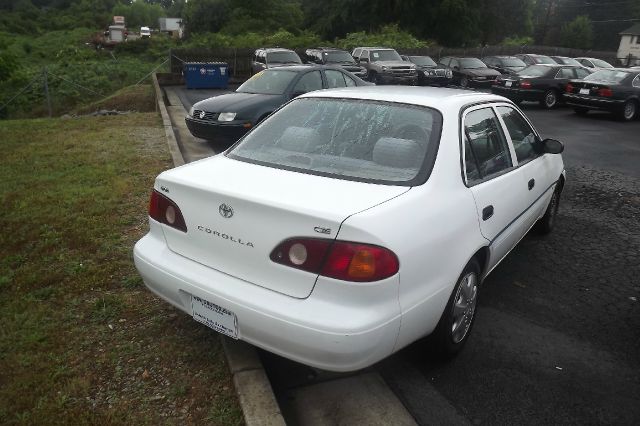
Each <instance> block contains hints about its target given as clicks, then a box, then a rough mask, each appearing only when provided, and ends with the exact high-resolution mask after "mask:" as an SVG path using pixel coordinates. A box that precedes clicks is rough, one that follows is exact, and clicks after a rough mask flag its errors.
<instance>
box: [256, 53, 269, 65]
mask: <svg viewBox="0 0 640 426" xmlns="http://www.w3.org/2000/svg"><path fill="white" fill-rule="evenodd" d="M266 57H267V54H266V53H265V52H260V53H258V62H260V63H261V64H266V63H267V60H266Z"/></svg>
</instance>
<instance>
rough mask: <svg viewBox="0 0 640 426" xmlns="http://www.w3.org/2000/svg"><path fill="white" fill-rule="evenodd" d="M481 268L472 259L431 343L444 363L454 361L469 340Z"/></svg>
mask: <svg viewBox="0 0 640 426" xmlns="http://www.w3.org/2000/svg"><path fill="white" fill-rule="evenodd" d="M479 286H480V265H478V262H477V261H476V260H475V259H471V260H470V261H469V263H467V266H465V267H464V269H463V270H462V273H461V274H460V277H459V278H458V282H457V283H456V285H455V287H454V288H453V292H452V293H451V296H450V297H449V302H448V303H447V306H446V307H445V308H444V312H443V313H442V316H441V317H440V321H439V322H438V326H437V327H436V330H435V331H434V332H433V334H432V335H431V337H430V339H431V341H432V343H433V344H434V347H433V350H434V351H435V353H436V354H437V355H438V356H439V357H440V358H443V359H450V358H453V357H454V356H455V355H457V354H458V352H460V350H462V347H463V346H464V344H465V342H466V341H467V339H468V338H469V334H470V332H471V327H472V326H473V320H474V318H475V313H476V305H477V303H478V290H479Z"/></svg>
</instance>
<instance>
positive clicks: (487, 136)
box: [464, 108, 512, 185]
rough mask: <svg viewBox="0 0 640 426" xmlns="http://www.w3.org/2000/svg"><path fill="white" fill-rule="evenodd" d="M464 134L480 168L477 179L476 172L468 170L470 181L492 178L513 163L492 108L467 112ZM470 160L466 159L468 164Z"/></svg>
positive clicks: (469, 182) (472, 182)
mask: <svg viewBox="0 0 640 426" xmlns="http://www.w3.org/2000/svg"><path fill="white" fill-rule="evenodd" d="M464 137H465V139H466V140H467V141H468V143H469V151H470V154H471V156H472V158H473V162H474V163H475V166H476V167H475V169H476V170H477V178H474V176H475V175H474V173H476V172H474V171H473V170H470V171H469V172H467V171H466V170H465V173H466V177H467V183H468V184H470V185H472V184H474V183H477V181H479V180H484V179H489V178H491V177H493V176H496V175H498V174H500V173H501V172H503V171H504V170H507V169H509V168H510V167H511V166H512V162H511V155H510V154H509V147H508V145H507V141H506V139H505V137H504V134H503V133H502V128H501V126H500V122H499V121H498V117H496V115H495V113H494V112H493V109H491V108H482V109H478V110H475V111H472V112H470V113H469V114H467V115H466V117H465V119H464ZM466 143H467V142H465V144H466ZM465 150H466V148H465ZM465 155H466V154H465ZM469 161H470V160H468V159H467V158H465V167H466V164H467V163H468V162H469ZM474 179H475V180H474Z"/></svg>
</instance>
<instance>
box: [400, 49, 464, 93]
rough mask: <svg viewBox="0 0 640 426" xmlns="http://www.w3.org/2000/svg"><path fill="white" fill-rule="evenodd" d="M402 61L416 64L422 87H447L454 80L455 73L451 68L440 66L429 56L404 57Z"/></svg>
mask: <svg viewBox="0 0 640 426" xmlns="http://www.w3.org/2000/svg"><path fill="white" fill-rule="evenodd" d="M402 59H403V60H405V61H408V62H413V63H414V64H416V67H417V68H418V84H419V85H420V86H447V85H448V84H449V83H451V80H452V79H453V72H451V69H450V68H448V67H445V66H441V65H440V66H439V65H438V64H436V63H435V61H434V60H433V59H431V58H430V57H429V56H405V55H403V56H402Z"/></svg>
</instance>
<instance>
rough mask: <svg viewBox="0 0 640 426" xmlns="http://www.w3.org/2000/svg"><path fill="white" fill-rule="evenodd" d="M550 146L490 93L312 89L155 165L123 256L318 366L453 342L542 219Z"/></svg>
mask: <svg viewBox="0 0 640 426" xmlns="http://www.w3.org/2000/svg"><path fill="white" fill-rule="evenodd" d="M562 150H563V145H562V144H561V143H560V142H558V141H556V140H553V139H545V140H542V139H541V137H540V136H539V135H538V133H537V132H536V131H535V129H534V128H533V126H532V125H531V123H530V122H529V120H528V119H527V118H526V117H525V116H524V115H523V114H522V112H521V111H520V110H519V109H518V108H517V107H516V106H515V105H514V104H513V103H512V102H510V101H509V100H507V99H505V98H502V97H500V96H495V95H490V94H484V93H473V92H468V91H461V90H453V89H440V88H419V87H402V86H388V87H355V88H345V89H334V90H326V91H320V92H313V93H309V94H306V95H303V96H300V97H298V98H296V99H295V100H293V101H291V102H289V103H288V104H286V105H285V106H283V107H282V108H281V109H279V110H278V111H277V112H275V113H274V114H272V115H271V116H270V117H269V118H267V119H266V120H265V121H263V122H262V123H261V124H260V125H259V126H256V127H255V128H254V129H253V130H252V131H251V132H250V133H248V134H247V135H246V136H245V137H244V138H243V139H242V140H241V141H239V142H238V143H237V144H236V145H234V146H233V147H231V148H230V149H229V150H228V151H226V152H225V153H223V154H220V155H217V156H214V157H211V158H207V159H204V160H201V161H198V162H195V163H192V164H188V165H185V166H182V167H178V168H175V169H172V170H169V171H166V172H164V173H162V174H161V175H159V176H158V177H157V179H156V181H155V185H154V190H153V193H152V196H151V202H150V208H149V210H150V211H149V216H150V220H149V223H150V231H149V233H148V234H147V235H146V236H145V237H143V238H142V239H141V240H140V241H139V242H138V243H137V244H136V246H135V249H134V258H135V263H136V267H137V269H138V271H139V272H140V274H141V275H142V277H143V279H144V282H145V284H146V285H147V287H148V288H149V289H150V290H151V291H153V292H154V293H155V294H157V295H158V296H160V297H161V298H162V299H164V300H166V301H167V302H169V303H171V304H172V305H174V306H176V307H178V308H179V309H181V310H183V311H184V312H186V313H188V314H189V315H192V316H193V318H194V319H195V320H197V321H200V322H202V323H204V324H206V325H208V326H209V327H211V328H213V329H214V330H216V331H218V332H220V333H223V334H225V335H228V336H231V337H232V338H235V339H242V340H244V341H247V342H249V343H251V344H254V345H256V346H259V347H261V348H264V349H266V350H268V351H271V352H274V353H276V354H279V355H281V356H284V357H287V358H290V359H292V360H295V361H298V362H301V363H304V364H307V365H311V366H314V367H317V368H322V369H326V370H334V371H351V370H357V369H361V368H364V367H367V366H369V365H371V364H373V363H375V362H377V361H379V360H381V359H383V358H385V357H387V356H389V355H390V354H392V353H394V352H396V351H398V350H400V349H401V348H403V347H405V346H407V345H408V344H410V343H412V342H414V341H416V340H417V339H420V338H422V337H425V336H430V341H431V347H433V349H434V350H436V351H437V352H438V353H439V354H441V355H443V356H445V357H450V356H453V355H455V354H456V353H457V352H458V351H459V350H460V349H461V348H462V346H463V345H464V343H465V342H466V340H467V338H468V336H469V332H470V330H471V326H472V324H473V319H474V313H475V308H476V304H477V300H478V291H479V289H480V284H481V282H482V280H483V279H484V278H485V277H486V276H487V275H488V274H489V273H490V272H491V271H492V270H493V269H494V268H495V267H496V265H497V264H498V263H499V262H500V261H501V260H502V259H503V258H504V257H505V256H506V255H507V254H508V253H509V251H510V250H511V249H513V247H514V246H515V245H516V244H517V243H518V241H520V239H521V238H522V237H523V236H524V235H525V234H526V233H527V232H528V231H529V229H531V228H532V227H534V225H536V226H537V227H538V228H539V230H541V231H542V232H549V231H550V230H551V228H552V227H553V225H554V218H555V215H556V213H557V210H558V205H559V197H560V193H561V190H562V187H563V185H564V181H565V175H564V166H563V162H562V157H561V156H560V155H558V154H559V153H560V152H562ZM540 267H543V266H542V265H541V266H540Z"/></svg>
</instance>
